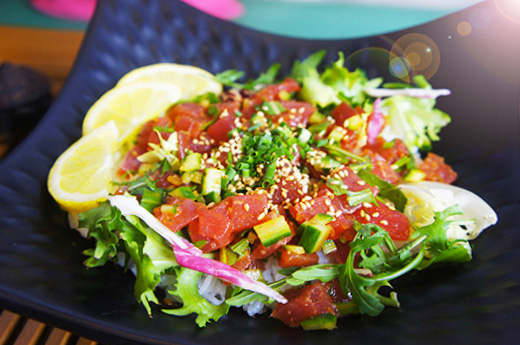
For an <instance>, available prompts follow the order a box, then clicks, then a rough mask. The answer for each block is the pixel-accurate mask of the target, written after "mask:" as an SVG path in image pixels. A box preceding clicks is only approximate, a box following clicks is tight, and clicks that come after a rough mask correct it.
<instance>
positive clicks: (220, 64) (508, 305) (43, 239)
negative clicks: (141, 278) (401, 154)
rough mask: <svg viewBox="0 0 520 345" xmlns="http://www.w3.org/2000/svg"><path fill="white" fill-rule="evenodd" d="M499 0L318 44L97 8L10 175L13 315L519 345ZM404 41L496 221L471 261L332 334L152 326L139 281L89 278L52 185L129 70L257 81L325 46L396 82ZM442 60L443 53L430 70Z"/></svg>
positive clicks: (145, 331)
mask: <svg viewBox="0 0 520 345" xmlns="http://www.w3.org/2000/svg"><path fill="white" fill-rule="evenodd" d="M500 4H501V2H500V1H492V0H490V1H487V2H483V3H481V4H479V5H477V6H474V7H471V8H468V9H466V10H464V11H462V12H459V13H456V14H453V15H450V16H448V17H445V18H442V19H440V20H437V21H434V22H431V23H428V24H426V25H422V26H419V27H415V28H412V29H408V30H404V31H400V32H396V33H391V34H388V35H385V36H377V37H367V38H360V39H355V40H321V41H320V40H300V39H292V38H287V37H280V36H274V35H268V34H264V33H260V32H255V31H252V30H249V29H245V28H243V27H240V26H237V25H235V24H233V23H229V22H224V21H221V20H218V19H216V18H213V17H210V16H208V15H206V14H204V13H201V12H199V11H197V10H195V9H193V8H191V7H189V6H187V5H185V4H183V3H182V2H180V1H175V0H154V1H151V0H127V1H124V3H123V2H122V1H118V0H104V1H103V0H102V1H100V2H99V6H98V9H97V12H96V14H95V17H94V19H93V20H92V22H91V24H90V26H89V29H88V33H87V36H86V38H85V42H84V44H83V47H82V49H81V51H80V53H79V55H78V58H77V61H76V64H75V66H74V68H73V71H72V73H71V75H70V77H69V79H68V81H67V83H66V85H65V87H64V89H63V91H62V92H61V93H60V95H59V97H58V99H57V100H56V102H55V103H54V104H53V106H52V108H51V109H50V111H49V112H48V113H47V114H46V116H45V118H44V119H43V120H42V121H41V123H40V124H39V126H38V127H37V128H36V130H35V131H34V132H33V133H32V134H31V135H30V137H29V138H28V139H27V140H26V141H24V142H23V143H22V144H21V145H20V146H19V147H18V148H17V149H16V150H15V151H14V152H12V153H11V154H10V155H9V156H8V157H7V158H6V159H4V160H3V161H2V162H1V165H0V238H1V240H0V307H2V308H7V309H11V310H13V311H15V312H19V313H22V314H25V315H27V316H30V317H33V318H37V319H40V320H42V321H45V322H48V323H50V324H52V325H55V326H59V327H62V328H65V329H68V330H71V331H72V332H75V333H78V334H80V335H83V336H86V337H90V338H93V339H95V340H98V341H100V342H106V343H111V344H126V345H127V344H167V343H182V344H282V343H283V344H312V343H329V344H334V343H346V342H348V343H356V344H377V343H384V344H440V343H446V344H452V343H469V342H471V343H473V344H492V343H500V344H513V343H517V341H518V336H519V335H520V334H519V331H518V325H520V313H519V310H520V297H519V296H520V273H519V270H518V263H519V262H520V250H518V247H519V246H520V231H519V230H520V226H519V224H520V202H519V200H520V197H519V195H520V182H519V177H520V153H519V151H520V123H519V116H518V115H519V114H518V110H519V108H518V105H519V85H520V64H518V62H517V61H518V56H520V42H519V38H520V24H519V23H518V21H515V20H514V18H511V17H510V13H504V11H503V8H502V7H501V5H500ZM462 22H465V23H466V24H461V23H462ZM467 24H469V25H470V29H471V32H470V33H469V34H467V29H468V26H467ZM460 25H463V26H460ZM403 37H404V38H406V39H408V40H409V42H408V43H406V44H403V46H402V47H401V48H402V49H401V50H399V49H397V50H394V51H396V52H397V56H399V54H405V55H406V54H410V53H417V54H419V57H420V58H421V59H424V60H423V62H424V61H426V63H427V66H430V65H432V64H438V66H437V67H436V68H434V69H433V72H435V73H433V75H432V77H431V82H432V83H433V84H434V85H435V86H436V87H446V88H450V89H451V90H452V93H453V94H452V96H450V97H445V98H442V99H440V100H439V103H438V106H439V108H441V109H443V110H444V111H446V112H447V113H448V114H450V115H451V116H452V119H453V121H452V124H450V125H449V126H448V127H447V128H446V129H445V130H444V131H443V132H442V133H441V134H442V139H443V140H442V141H441V142H440V143H438V144H436V145H435V146H434V150H435V151H436V152H438V153H439V154H441V155H443V156H445V157H446V159H447V161H448V162H449V163H451V164H452V165H453V167H454V168H455V170H457V171H458V172H459V176H460V178H459V180H458V181H457V184H458V185H459V186H461V187H464V188H467V189H470V190H472V191H474V192H476V193H477V194H480V195H481V196H482V197H483V198H484V199H486V200H487V201H488V202H489V203H490V204H491V205H492V206H493V207H494V208H495V210H496V211H497V213H498V216H499V223H498V225H497V226H495V227H493V228H491V229H489V230H487V231H486V232H485V233H484V234H483V235H482V236H481V237H480V238H478V239H477V240H476V241H474V257H475V258H474V260H473V261H472V262H470V263H468V264H464V265H456V266H442V267H434V268H432V269H430V270H427V271H425V272H420V273H415V274H412V275H410V276H408V277H405V278H403V279H401V280H399V281H397V282H396V283H395V288H396V290H397V291H398V292H399V297H400V301H401V304H402V309H399V310H396V309H387V310H385V311H384V312H383V314H382V315H380V316H379V317H376V318H371V317H366V316H360V317H352V318H347V319H342V320H340V322H339V327H338V329H337V330H335V331H333V332H325V331H319V332H303V331H301V330H300V329H291V328H287V327H285V326H284V325H283V324H281V323H280V322H279V321H277V320H274V319H271V318H268V317H266V316H258V317H256V318H248V317H247V316H246V315H245V314H244V313H242V312H241V311H240V310H238V309H237V310H233V311H232V312H231V313H230V315H229V316H227V317H225V318H223V319H222V320H221V321H219V322H218V323H214V324H211V325H209V326H207V327H206V328H204V329H198V328H197V326H196V325H195V323H194V322H193V318H192V317H186V318H176V317H171V316H167V315H164V314H162V313H161V312H160V311H159V310H158V309H156V310H155V312H154V318H153V319H149V318H148V316H147V315H146V313H145V311H144V309H143V308H142V307H141V306H139V305H137V303H136V302H135V300H134V298H133V292H132V288H133V277H132V276H131V274H130V273H124V272H123V271H122V270H121V269H120V268H118V267H115V266H111V265H108V266H107V267H103V268H99V269H90V270H87V269H85V268H84V266H83V265H82V261H83V260H84V257H83V256H82V254H81V251H82V250H83V249H85V248H87V247H89V246H90V244H91V243H90V242H89V241H87V240H84V239H82V238H80V236H78V234H76V233H75V232H74V231H71V230H70V229H68V226H67V221H66V215H65V213H64V212H63V211H61V210H60V209H59V208H58V207H57V206H56V204H55V203H54V202H53V200H52V198H51V197H50V196H49V194H48V193H47V189H46V179H47V175H48V171H49V169H50V167H51V165H52V163H53V162H54V160H55V159H56V157H57V156H58V155H59V154H60V153H61V152H63V151H64V150H65V149H66V148H67V147H68V146H69V145H70V144H71V143H72V142H73V141H74V140H76V139H77V138H78V137H79V136H80V132H81V121H82V119H83V116H84V114H85V112H86V111H87V109H88V108H89V106H90V105H91V104H92V103H93V102H94V101H95V100H96V99H97V98H98V97H99V96H101V95H102V94H103V93H104V92H105V91H107V90H108V89H109V88H111V87H112V86H113V85H114V84H115V82H116V81H117V80H118V78H120V77H121V76H122V75H123V74H124V73H126V72H127V71H129V70H131V69H133V68H135V67H138V66H142V65H146V64H150V63H155V62H161V61H172V62H177V63H183V64H192V65H196V66H199V67H202V68H204V69H207V70H209V71H212V72H219V71H222V70H224V69H229V68H235V69H239V70H244V71H245V72H246V74H247V75H248V76H254V75H257V74H258V73H259V72H261V71H263V70H265V69H266V68H267V67H268V66H269V65H270V64H271V63H273V62H280V63H281V64H282V70H283V71H284V72H288V71H289V69H290V67H291V65H292V62H293V60H295V59H296V58H303V57H305V56H307V55H308V54H310V53H312V52H314V51H316V50H319V49H325V50H326V51H327V52H328V56H327V59H328V61H333V60H335V59H336V58H337V52H338V51H340V50H341V51H344V52H345V53H346V54H347V55H348V56H349V59H348V64H349V67H351V68H354V67H361V68H364V69H366V70H367V71H368V74H369V75H370V76H371V77H374V76H377V75H382V76H385V78H386V79H387V81H390V80H392V75H391V74H390V73H389V68H388V65H389V57H390V56H391V55H390V54H389V51H391V50H392V46H394V47H395V45H394V43H395V42H396V41H398V40H399V39H402V38H403ZM400 42H403V41H402V40H401V41H400ZM425 42H426V43H425ZM431 42H433V43H431ZM414 44H415V45H414ZM421 44H422V45H421ZM425 44H426V45H425ZM410 46H412V48H410ZM413 47H415V48H413ZM421 47H422V48H421ZM423 48H430V50H426V51H424V50H422V49H423ZM407 49H408V50H407ZM410 49H411V50H410ZM414 49H415V50H414ZM431 49H433V52H434V53H435V54H437V53H438V55H435V56H434V57H433V60H428V59H429V56H433V55H431V54H432V50H431ZM421 54H422V55H421ZM408 57H409V58H412V56H408ZM414 61H417V60H414ZM420 61H421V60H419V62H420ZM428 61H430V62H429V63H428ZM432 66H433V65H432ZM416 67H417V68H419V67H420V66H419V65H416ZM421 68H422V67H421ZM425 71H426V70H425ZM428 73H430V72H428Z"/></svg>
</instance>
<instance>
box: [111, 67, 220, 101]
mask: <svg viewBox="0 0 520 345" xmlns="http://www.w3.org/2000/svg"><path fill="white" fill-rule="evenodd" d="M141 81H164V82H168V83H172V84H174V85H177V86H178V87H179V88H180V89H181V99H182V100H190V99H193V98H194V97H196V96H198V95H202V94H204V93H207V92H213V93H215V94H217V95H218V94H220V93H221V92H222V85H221V84H220V83H219V82H218V81H217V80H216V79H215V76H214V75H213V74H211V73H209V72H208V71H205V70H203V69H201V68H198V67H194V66H188V65H179V64H174V63H158V64H153V65H148V66H144V67H140V68H137V69H134V70H132V71H130V72H128V73H127V74H126V75H124V76H123V77H122V78H121V80H119V83H118V84H117V85H116V87H120V86H122V85H128V84H133V83H135V82H141Z"/></svg>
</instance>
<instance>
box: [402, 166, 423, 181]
mask: <svg viewBox="0 0 520 345" xmlns="http://www.w3.org/2000/svg"><path fill="white" fill-rule="evenodd" d="M425 176H426V174H425V173H424V172H423V171H422V170H419V169H417V168H414V169H410V171H409V172H408V173H407V174H406V176H405V177H404V180H405V181H406V182H419V181H422V180H424V177H425Z"/></svg>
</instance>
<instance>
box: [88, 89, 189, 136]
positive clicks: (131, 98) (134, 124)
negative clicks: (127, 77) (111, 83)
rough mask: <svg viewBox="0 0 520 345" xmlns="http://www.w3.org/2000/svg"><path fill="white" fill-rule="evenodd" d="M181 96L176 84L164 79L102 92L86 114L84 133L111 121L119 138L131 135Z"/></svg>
mask: <svg viewBox="0 0 520 345" xmlns="http://www.w3.org/2000/svg"><path fill="white" fill-rule="evenodd" d="M179 99H180V90H179V88H178V87H177V86H175V85H173V84H171V83H166V82H160V81H156V82H150V81H148V82H147V81H142V82H136V83H132V84H129V85H123V86H121V87H117V88H113V89H112V90H110V91H108V92H107V93H105V94H104V95H103V96H102V97H101V98H100V99H99V100H97V101H96V103H94V105H92V107H91V108H90V109H89V111H88V112H87V115H85V119H84V120H83V135H86V134H89V133H91V132H92V131H93V130H95V129H96V128H99V127H100V126H102V125H103V124H105V123H107V122H109V121H114V122H115V124H116V126H117V129H118V131H119V140H120V141H121V142H126V141H128V140H130V139H132V138H133V137H134V135H135V134H137V132H138V131H139V128H140V127H141V125H142V124H143V123H145V122H146V121H148V120H151V119H153V118H156V117H157V116H159V115H161V114H162V113H163V112H164V111H165V110H167V109H168V107H169V106H171V105H172V104H173V103H176V102H177V101H178V100H179Z"/></svg>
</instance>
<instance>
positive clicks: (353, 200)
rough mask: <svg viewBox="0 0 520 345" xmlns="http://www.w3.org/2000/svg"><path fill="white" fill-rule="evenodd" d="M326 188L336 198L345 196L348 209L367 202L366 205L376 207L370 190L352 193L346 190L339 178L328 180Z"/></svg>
mask: <svg viewBox="0 0 520 345" xmlns="http://www.w3.org/2000/svg"><path fill="white" fill-rule="evenodd" d="M327 187H329V188H330V189H332V191H333V192H334V195H336V196H339V195H343V194H346V195H347V200H348V204H349V206H350V207H354V206H356V205H359V204H362V203H364V202H368V203H371V204H376V205H377V200H376V198H375V196H374V193H372V190H370V188H366V189H363V190H360V191H358V192H353V191H350V190H348V189H347V186H346V185H345V184H344V183H343V181H342V180H341V179H339V178H330V179H328V180H327Z"/></svg>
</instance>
